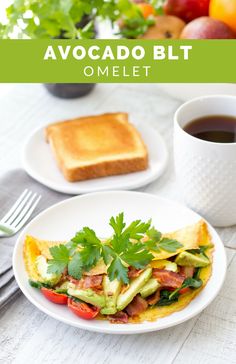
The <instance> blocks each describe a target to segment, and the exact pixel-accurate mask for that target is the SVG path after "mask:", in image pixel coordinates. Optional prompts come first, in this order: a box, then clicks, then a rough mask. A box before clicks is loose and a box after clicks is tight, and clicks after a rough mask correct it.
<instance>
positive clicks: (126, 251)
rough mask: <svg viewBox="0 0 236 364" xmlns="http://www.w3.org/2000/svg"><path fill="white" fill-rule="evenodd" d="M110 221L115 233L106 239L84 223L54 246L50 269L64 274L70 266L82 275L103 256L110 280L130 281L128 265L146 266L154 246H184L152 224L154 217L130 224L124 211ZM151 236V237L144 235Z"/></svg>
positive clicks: (158, 248)
mask: <svg viewBox="0 0 236 364" xmlns="http://www.w3.org/2000/svg"><path fill="white" fill-rule="evenodd" d="M109 225H110V226H111V227H112V229H113V234H112V236H111V238H110V239H108V240H107V241H106V242H102V241H101V240H100V239H99V238H98V237H97V235H96V233H95V231H94V230H92V229H90V228H89V227H84V228H83V229H82V230H80V231H79V232H78V233H76V235H75V236H74V237H73V238H72V239H71V241H69V242H68V243H67V244H66V245H59V246H54V247H52V248H50V253H51V255H52V259H50V260H49V262H48V263H49V267H48V272H49V273H56V274H61V273H63V272H64V270H65V268H68V273H69V275H71V276H73V277H74V278H76V279H80V278H81V277H82V275H83V273H84V272H86V271H89V270H90V269H91V268H92V267H94V266H95V265H96V264H97V263H98V261H99V260H100V259H101V258H102V259H103V260H104V262H105V264H106V265H107V267H108V269H107V272H108V276H109V278H110V280H114V279H118V280H120V281H122V282H123V283H125V284H127V283H129V279H128V267H129V266H132V267H134V268H136V269H143V268H145V267H146V266H147V265H148V263H150V261H151V260H152V259H153V255H152V253H151V250H153V251H157V252H159V251H161V250H166V251H168V252H175V251H176V250H177V249H178V248H180V247H181V246H182V244H180V243H179V242H177V241H176V240H172V239H167V238H163V237H162V235H161V233H160V232H159V231H157V230H156V229H155V228H154V227H151V220H149V221H147V222H142V221H141V220H135V221H133V222H131V224H130V225H128V226H127V225H126V223H125V222H124V214H123V213H120V214H118V215H117V216H116V217H111V219H110V222H109ZM147 236H148V241H145V240H147V239H146V238H145V239H143V238H144V237H147Z"/></svg>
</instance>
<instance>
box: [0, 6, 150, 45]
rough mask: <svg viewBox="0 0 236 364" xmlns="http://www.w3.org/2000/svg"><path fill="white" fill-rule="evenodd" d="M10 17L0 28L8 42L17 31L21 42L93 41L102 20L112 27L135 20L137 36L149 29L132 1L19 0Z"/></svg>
mask: <svg viewBox="0 0 236 364" xmlns="http://www.w3.org/2000/svg"><path fill="white" fill-rule="evenodd" d="M6 14H7V19H8V22H7V24H4V25H3V24H0V35H1V36H2V37H4V38H11V37H12V36H13V31H14V30H15V28H17V35H16V37H17V38H18V39H19V38H25V37H28V38H32V39H37V38H67V39H76V38H79V39H84V38H93V37H94V28H95V21H96V19H98V18H99V19H109V20H110V21H111V22H112V23H113V22H114V21H117V20H119V19H124V20H127V22H129V19H130V20H131V22H132V19H134V20H135V22H136V29H137V30H136V33H137V34H142V32H144V31H145V29H146V28H147V26H148V24H147V23H148V22H146V20H145V19H144V18H143V16H142V14H141V13H140V11H139V8H138V7H137V5H136V4H135V3H134V2H133V1H132V0H63V1H58V0H41V1H38V0H18V1H14V2H12V4H11V5H10V6H8V7H7V8H6ZM133 30H134V31H135V28H133Z"/></svg>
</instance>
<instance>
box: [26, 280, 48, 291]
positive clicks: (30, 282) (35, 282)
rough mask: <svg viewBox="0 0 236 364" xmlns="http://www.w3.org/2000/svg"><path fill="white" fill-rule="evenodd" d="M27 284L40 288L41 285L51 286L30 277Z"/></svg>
mask: <svg viewBox="0 0 236 364" xmlns="http://www.w3.org/2000/svg"><path fill="white" fill-rule="evenodd" d="M29 284H30V285H31V287H34V288H38V289H40V288H42V287H45V288H51V286H50V285H49V284H46V283H42V282H39V281H33V280H32V279H29Z"/></svg>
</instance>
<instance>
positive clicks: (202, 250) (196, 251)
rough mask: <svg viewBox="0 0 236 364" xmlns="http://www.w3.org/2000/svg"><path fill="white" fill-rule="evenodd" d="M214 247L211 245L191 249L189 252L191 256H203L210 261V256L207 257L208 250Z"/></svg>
mask: <svg viewBox="0 0 236 364" xmlns="http://www.w3.org/2000/svg"><path fill="white" fill-rule="evenodd" d="M212 247H213V245H212V244H209V245H201V246H200V247H199V249H190V250H188V252H189V253H191V254H201V255H202V256H204V257H205V258H207V259H209V258H208V256H207V255H206V251H207V250H208V249H211V248H212Z"/></svg>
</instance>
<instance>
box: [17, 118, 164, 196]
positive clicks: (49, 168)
mask: <svg viewBox="0 0 236 364" xmlns="http://www.w3.org/2000/svg"><path fill="white" fill-rule="evenodd" d="M137 129H138V130H139V132H140V134H141V135H142V138H143V140H144V142H145V144H146V146H147V148H148V153H149V168H148V169H147V170H146V171H142V172H135V173H128V174H125V175H119V176H111V177H104V178H96V179H93V180H87V181H81V182H73V183H71V182H67V181H66V180H65V178H64V177H63V175H62V173H61V172H60V170H59V168H58V167H57V165H56V162H55V159H54V157H53V154H52V151H51V149H50V146H49V144H47V143H46V142H45V138H44V129H43V128H40V129H37V130H36V131H34V132H33V134H31V135H30V137H29V138H28V139H27V141H26V143H25V146H24V149H23V158H22V162H23V166H24V169H25V170H26V172H27V173H28V174H29V175H30V176H31V177H33V178H34V179H36V180H37V181H38V182H40V183H42V184H43V185H45V186H47V187H49V188H51V189H53V190H56V191H59V192H62V193H68V194H72V195H77V194H82V193H88V192H95V191H104V190H130V189H134V188H139V187H142V186H144V185H146V184H148V183H151V182H152V181H154V180H155V179H157V178H158V177H160V176H161V174H162V173H163V171H164V169H165V167H166V164H167V159H168V153H167V149H166V146H165V143H164V141H163V139H162V137H161V136H160V134H159V133H158V132H157V131H156V130H154V129H153V128H151V127H150V126H147V125H144V126H137Z"/></svg>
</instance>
